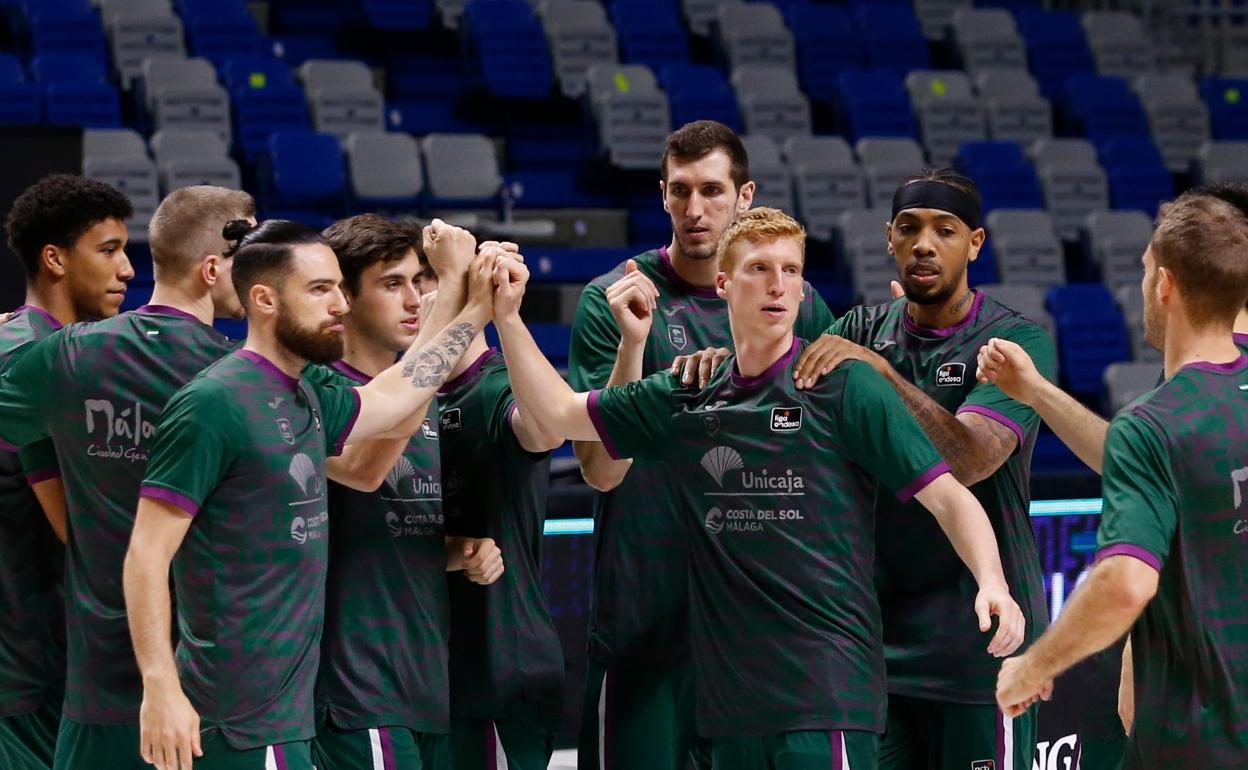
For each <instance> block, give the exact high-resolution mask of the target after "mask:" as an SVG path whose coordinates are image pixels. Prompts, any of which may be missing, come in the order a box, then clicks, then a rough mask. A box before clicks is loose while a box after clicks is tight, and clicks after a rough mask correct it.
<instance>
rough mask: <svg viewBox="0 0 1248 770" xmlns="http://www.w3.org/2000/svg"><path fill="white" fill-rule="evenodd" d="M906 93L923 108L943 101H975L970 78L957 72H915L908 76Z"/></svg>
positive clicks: (963, 73)
mask: <svg viewBox="0 0 1248 770" xmlns="http://www.w3.org/2000/svg"><path fill="white" fill-rule="evenodd" d="M906 91H907V92H908V93H909V94H910V100H911V101H912V102H913V103H915V104H917V105H921V106H927V105H930V104H937V103H939V102H940V101H941V100H944V99H949V100H954V99H956V100H959V101H968V100H974V98H975V93H974V91H973V90H972V89H971V81H970V78H968V77H967V76H966V73H965V72H959V71H957V70H913V71H911V72H910V73H909V74H908V75H906Z"/></svg>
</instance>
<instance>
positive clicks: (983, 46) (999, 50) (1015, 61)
mask: <svg viewBox="0 0 1248 770" xmlns="http://www.w3.org/2000/svg"><path fill="white" fill-rule="evenodd" d="M951 28H952V30H953V38H954V41H955V42H956V43H957V47H958V52H959V53H960V54H961V55H962V61H963V63H964V65H965V67H966V70H967V72H969V73H971V74H972V75H977V74H979V73H980V72H983V71H985V70H989V69H1021V70H1024V71H1025V70H1026V69H1027V49H1026V45H1025V44H1024V43H1023V37H1022V35H1020V34H1018V26H1017V25H1016V24H1015V23H1014V17H1013V16H1012V15H1010V12H1009V11H1006V10H1004V9H1001V8H969V7H968V8H961V9H959V10H957V11H955V12H954V13H953V18H952V19H951Z"/></svg>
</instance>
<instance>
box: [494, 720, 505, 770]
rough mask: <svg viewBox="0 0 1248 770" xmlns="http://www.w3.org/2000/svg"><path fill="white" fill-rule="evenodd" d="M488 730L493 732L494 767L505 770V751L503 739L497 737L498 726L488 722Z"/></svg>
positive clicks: (496, 769)
mask: <svg viewBox="0 0 1248 770" xmlns="http://www.w3.org/2000/svg"><path fill="white" fill-rule="evenodd" d="M490 732H492V733H494V768H495V770H507V752H506V751H505V750H504V749H503V739H502V738H499V737H498V726H497V725H495V724H494V723H493V722H491V723H490Z"/></svg>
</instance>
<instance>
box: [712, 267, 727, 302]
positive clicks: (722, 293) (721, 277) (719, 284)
mask: <svg viewBox="0 0 1248 770" xmlns="http://www.w3.org/2000/svg"><path fill="white" fill-rule="evenodd" d="M727 286H728V274H727V273H725V272H723V271H720V272H718V273H716V274H715V293H716V294H717V295H719V298H720V299H728V292H727Z"/></svg>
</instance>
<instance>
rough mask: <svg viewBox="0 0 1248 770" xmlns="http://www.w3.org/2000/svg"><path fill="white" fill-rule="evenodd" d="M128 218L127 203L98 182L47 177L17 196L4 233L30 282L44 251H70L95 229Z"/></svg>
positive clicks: (66, 176) (130, 211)
mask: <svg viewBox="0 0 1248 770" xmlns="http://www.w3.org/2000/svg"><path fill="white" fill-rule="evenodd" d="M133 213H134V206H132V205H130V199H129V198H127V197H126V196H125V195H124V194H123V193H122V192H121V191H119V190H117V189H115V188H113V187H110V186H109V185H106V184H104V183H103V182H97V181H96V180H94V179H87V178H86V177H84V176H78V175H76V174H52V175H50V176H45V177H44V178H43V179H40V180H39V181H38V182H36V183H34V184H33V185H31V186H30V187H27V188H26V189H25V190H24V191H23V192H22V194H21V195H19V196H17V200H15V201H13V208H11V209H9V216H8V218H7V219H6V220H5V223H4V229H5V232H6V233H7V234H8V239H9V248H10V249H12V250H13V253H14V254H16V255H17V256H18V257H19V258H20V259H21V260H22V268H23V269H24V270H25V271H26V277H27V278H34V277H35V276H36V275H38V273H39V257H40V254H41V253H42V252H43V248H44V247H45V246H48V245H52V246H59V247H61V248H70V247H72V246H73V245H74V244H75V243H77V242H78V239H79V238H81V237H82V236H83V234H84V233H86V232H87V231H88V230H90V229H91V228H92V227H94V226H95V225H96V224H98V223H100V222H103V221H104V220H106V219H121V220H125V219H128V218H129V217H130V215H131V214H133Z"/></svg>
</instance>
